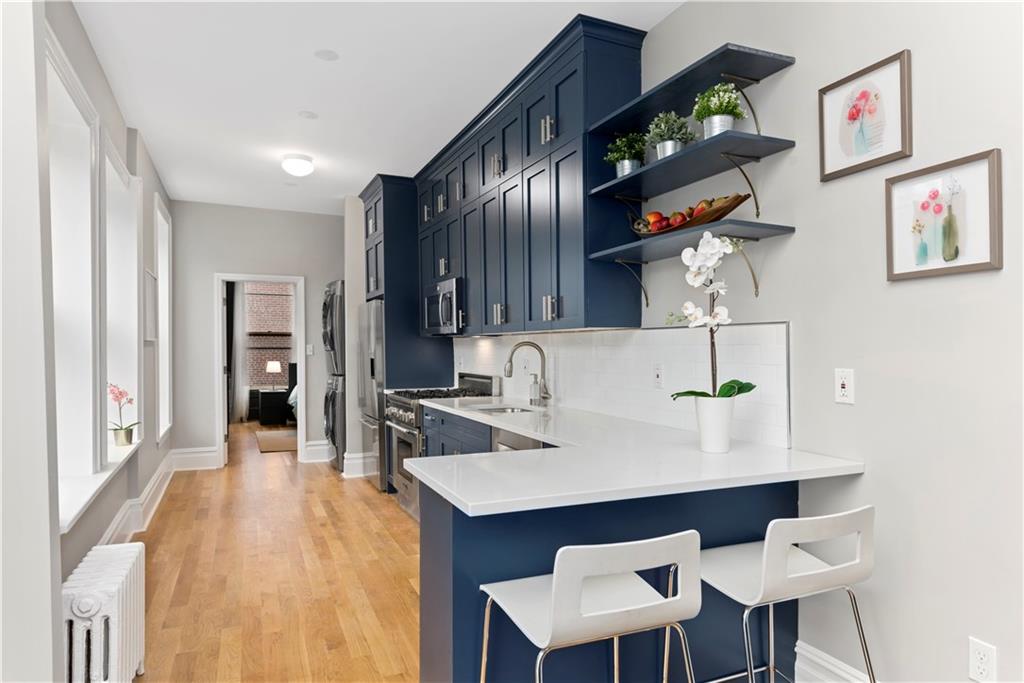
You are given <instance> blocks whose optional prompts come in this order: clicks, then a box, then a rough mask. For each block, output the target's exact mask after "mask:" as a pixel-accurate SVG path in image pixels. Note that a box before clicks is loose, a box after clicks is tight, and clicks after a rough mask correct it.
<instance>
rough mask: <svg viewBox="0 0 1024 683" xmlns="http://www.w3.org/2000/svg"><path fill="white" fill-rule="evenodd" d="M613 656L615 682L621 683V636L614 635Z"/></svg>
mask: <svg viewBox="0 0 1024 683" xmlns="http://www.w3.org/2000/svg"><path fill="white" fill-rule="evenodd" d="M612 658H613V659H614V660H615V662H614V663H615V683H619V637H618V636H614V637H612Z"/></svg>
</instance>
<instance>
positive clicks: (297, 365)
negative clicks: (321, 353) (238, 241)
mask: <svg viewBox="0 0 1024 683" xmlns="http://www.w3.org/2000/svg"><path fill="white" fill-rule="evenodd" d="M214 288H215V292H216V294H217V301H216V304H217V318H216V329H217V334H216V339H217V345H216V353H215V368H214V370H215V373H216V389H215V392H216V393H215V396H216V399H217V400H216V406H217V409H216V412H217V419H216V424H217V444H218V446H217V447H218V451H219V455H220V461H221V463H222V464H225V465H226V464H228V461H229V458H231V457H234V455H235V450H236V449H234V448H232V447H231V446H230V445H229V444H235V445H239V446H244V448H239V449H237V450H238V453H239V454H241V453H243V452H247V451H248V452H259V453H261V454H267V453H282V452H287V453H294V454H295V457H296V458H297V460H298V461H300V462H301V461H302V460H304V459H305V451H306V391H305V389H306V363H305V353H304V350H305V319H304V318H305V316H304V305H303V304H304V302H305V293H304V278H303V277H301V276H286V275H257V274H244V275H242V274H221V273H219V274H217V275H216V276H215V281H214Z"/></svg>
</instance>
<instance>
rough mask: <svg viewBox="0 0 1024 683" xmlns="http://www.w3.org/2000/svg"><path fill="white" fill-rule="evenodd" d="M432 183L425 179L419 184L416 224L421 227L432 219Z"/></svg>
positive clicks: (428, 223)
mask: <svg viewBox="0 0 1024 683" xmlns="http://www.w3.org/2000/svg"><path fill="white" fill-rule="evenodd" d="M433 194H434V189H433V184H432V183H431V182H430V181H429V180H427V181H424V182H423V183H422V184H421V185H420V186H419V192H418V197H419V199H418V200H417V202H416V207H417V208H416V211H417V216H416V225H418V226H419V227H421V228H425V227H426V226H428V225H430V222H431V221H433V220H434V213H435V211H434V209H433V206H434V204H433V201H434V200H433Z"/></svg>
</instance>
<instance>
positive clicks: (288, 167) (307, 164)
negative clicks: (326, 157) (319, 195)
mask: <svg viewBox="0 0 1024 683" xmlns="http://www.w3.org/2000/svg"><path fill="white" fill-rule="evenodd" d="M281 168H283V169H284V172H285V173H287V174H288V175H293V176H295V177H297V178H302V177H303V176H307V175H309V174H310V173H312V172H313V157H311V156H309V155H308V154H285V155H284V157H283V158H282V159H281Z"/></svg>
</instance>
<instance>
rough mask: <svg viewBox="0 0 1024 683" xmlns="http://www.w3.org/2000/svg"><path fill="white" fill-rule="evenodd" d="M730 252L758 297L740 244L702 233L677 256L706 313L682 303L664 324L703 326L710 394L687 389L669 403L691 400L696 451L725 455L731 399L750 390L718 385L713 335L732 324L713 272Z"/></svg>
mask: <svg viewBox="0 0 1024 683" xmlns="http://www.w3.org/2000/svg"><path fill="white" fill-rule="evenodd" d="M732 253H739V254H740V255H741V256H743V260H744V261H746V264H747V268H748V269H749V270H750V275H751V277H752V278H753V280H754V296H757V295H758V284H757V276H756V275H755V274H754V269H753V267H751V265H750V260H749V259H747V255H746V254H745V253H743V241H742V240H740V239H735V238H729V237H715V236H714V235H712V234H711V233H710V232H705V233H704V235H703V236H702V237H701V239H700V243H699V244H698V245H697V248H696V249H694V248H692V247H687V248H686V249H684V250H683V253H682V254H681V257H682V259H683V263H684V264H685V265H686V266H687V268H688V271H687V273H686V282H687V284H689V285H690V286H691V287H694V288H697V289H703V290H704V293H705V294H707V295H708V312H707V314H705V312H704V309H703V308H701V307H700V306H697V305H696V304H694V303H693V302H692V301H687V302H686V303H685V304H683V308H682V315H680V314H678V313H669V314H668V318H667V319H666V321H665V322H666V324H669V325H673V324H675V323H682V322H685V323H687V324H688V325H689V327H706V328H707V329H708V337H709V338H710V341H711V391H710V392H707V391H701V390H699V389H689V390H687V391H678V392H676V393H674V394H672V400H673V401H674V400H676V399H678V398H683V397H690V396H692V397H693V400H694V403H695V404H696V409H697V429H698V431H699V432H700V449H701V450H702V451H704V452H705V453H727V452H728V451H729V446H730V434H729V432H730V427H731V422H732V411H733V403H734V399H735V398H736V397H737V396H740V395H742V394H747V393H750V392H751V391H753V390H754V389H755V388H756V387H755V385H754V384H752V383H750V382H744V381H742V380H738V379H731V380H729V381H728V382H723V383H722V384H721V385H719V384H718V348H717V346H716V345H715V335H716V334H717V332H718V328H719V326H720V325H728V324H729V323H731V322H732V319H731V318H730V317H729V309H728V308H726V307H725V306H720V305H719V304H718V299H719V297H721V296H722V295H724V294H725V293H726V291H727V288H726V285H725V282H724V281H722V280H715V270H716V269H717V268H718V267H719V266H720V265H722V259H724V258H725V257H726V256H728V255H729V254H732Z"/></svg>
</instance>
